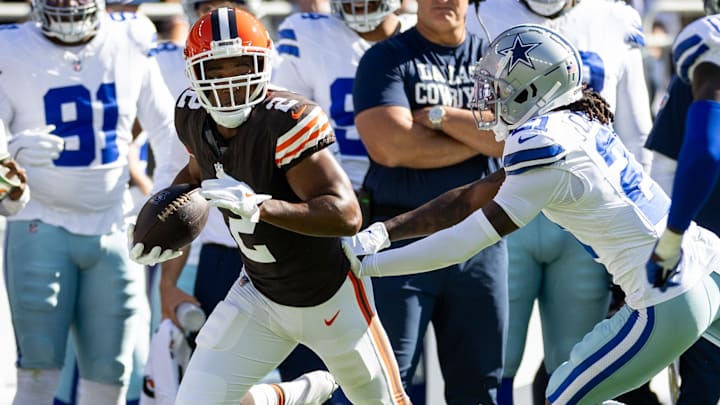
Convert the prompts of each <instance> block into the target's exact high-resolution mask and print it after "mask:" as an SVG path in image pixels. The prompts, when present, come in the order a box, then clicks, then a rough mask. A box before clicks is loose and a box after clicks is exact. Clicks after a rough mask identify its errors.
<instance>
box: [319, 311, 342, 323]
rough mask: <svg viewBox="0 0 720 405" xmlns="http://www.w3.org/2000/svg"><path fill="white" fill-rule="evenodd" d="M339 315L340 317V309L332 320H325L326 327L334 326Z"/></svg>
mask: <svg viewBox="0 0 720 405" xmlns="http://www.w3.org/2000/svg"><path fill="white" fill-rule="evenodd" d="M338 315H340V310H339V309H338V310H337V312H335V315H333V317H332V318H330V319H323V322H325V326H330V325H332V324H333V322H335V320H336V319H337V317H338Z"/></svg>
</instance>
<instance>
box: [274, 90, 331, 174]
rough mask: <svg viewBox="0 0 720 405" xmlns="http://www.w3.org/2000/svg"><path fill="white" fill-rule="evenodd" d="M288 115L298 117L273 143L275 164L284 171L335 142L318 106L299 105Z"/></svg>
mask: <svg viewBox="0 0 720 405" xmlns="http://www.w3.org/2000/svg"><path fill="white" fill-rule="evenodd" d="M288 114H289V115H290V116H291V117H292V118H293V119H295V118H294V117H295V116H298V115H299V117H298V118H297V119H295V122H294V123H293V125H292V127H291V128H290V129H289V130H287V131H286V132H285V133H284V134H282V135H281V136H280V137H278V138H277V142H276V143H275V164H276V165H277V167H279V168H281V169H285V170H287V169H289V168H291V167H292V166H294V165H296V164H297V163H299V162H301V161H302V160H303V159H304V158H305V157H307V156H309V155H312V154H313V153H315V152H317V151H319V150H320V149H323V148H325V147H327V146H329V145H330V144H332V143H334V142H335V134H334V132H333V130H332V127H331V126H330V123H329V122H328V117H327V115H326V114H325V112H323V110H322V108H320V107H319V106H317V105H314V104H299V105H297V106H296V107H295V108H294V109H293V110H290V111H289V112H288Z"/></svg>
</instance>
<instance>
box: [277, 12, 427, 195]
mask: <svg viewBox="0 0 720 405" xmlns="http://www.w3.org/2000/svg"><path fill="white" fill-rule="evenodd" d="M331 6H332V14H331V15H322V14H305V13H299V14H293V15H291V16H289V17H288V18H286V19H285V20H284V21H283V22H282V23H281V24H280V26H279V29H278V36H279V40H278V42H277V50H278V53H279V55H280V60H279V62H278V64H277V66H276V67H275V70H274V72H273V84H276V85H278V86H282V87H285V88H287V89H289V90H292V91H294V92H296V93H300V94H302V95H304V96H306V97H309V98H310V99H311V100H313V101H315V102H316V103H318V105H319V106H320V107H322V108H323V110H325V111H327V112H328V115H329V117H330V119H331V121H330V123H331V124H332V127H333V130H334V131H335V137H336V142H337V144H336V145H337V149H339V150H338V151H336V152H338V153H339V161H340V163H341V165H342V167H343V169H344V170H345V172H346V173H347V174H348V176H349V177H350V181H351V182H352V185H353V188H354V189H355V190H357V191H359V190H360V188H361V187H362V182H363V180H364V179H365V174H366V173H367V169H368V166H369V164H370V163H369V159H368V155H367V150H366V149H365V146H363V143H362V140H360V136H359V135H358V132H357V129H355V123H354V121H353V117H354V111H353V105H352V89H353V84H354V82H355V71H356V70H357V66H358V62H359V61H360V58H361V57H362V55H363V54H364V53H365V51H366V50H368V49H369V48H370V47H371V46H372V45H373V44H375V43H376V42H380V41H382V40H384V39H387V38H389V37H391V36H393V35H395V34H396V33H399V32H402V31H405V30H407V29H408V28H410V27H412V26H413V25H415V16H413V15H409V14H402V15H397V14H396V13H395V12H396V11H397V10H398V9H399V8H400V1H399V0H358V1H352V0H345V1H343V0H333V1H331Z"/></svg>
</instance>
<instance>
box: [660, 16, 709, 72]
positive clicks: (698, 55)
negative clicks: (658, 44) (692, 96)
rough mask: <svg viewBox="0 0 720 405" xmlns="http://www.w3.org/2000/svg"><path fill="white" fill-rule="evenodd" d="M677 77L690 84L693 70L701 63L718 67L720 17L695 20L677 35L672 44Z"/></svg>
mask: <svg viewBox="0 0 720 405" xmlns="http://www.w3.org/2000/svg"><path fill="white" fill-rule="evenodd" d="M672 53H673V63H674V64H675V71H676V72H677V75H678V76H679V77H680V78H681V79H682V80H683V81H685V82H687V83H691V82H692V77H693V73H694V72H695V68H696V67H697V66H698V65H699V64H701V63H703V62H708V63H713V64H716V65H720V15H711V16H707V17H704V18H700V19H697V20H695V21H693V22H692V23H690V24H689V25H687V26H686V27H685V28H684V29H683V30H682V31H681V32H680V34H678V36H677V38H676V39H675V43H674V44H673V50H672Z"/></svg>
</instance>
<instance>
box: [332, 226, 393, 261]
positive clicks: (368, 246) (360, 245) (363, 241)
mask: <svg viewBox="0 0 720 405" xmlns="http://www.w3.org/2000/svg"><path fill="white" fill-rule="evenodd" d="M343 244H345V245H347V246H348V248H349V249H350V250H351V252H352V253H353V254H354V255H355V256H365V255H371V254H374V253H377V252H379V251H381V250H383V249H385V248H386V247H388V246H390V235H388V231H387V229H386V228H385V224H384V223H382V222H375V223H374V224H372V225H370V226H368V227H367V228H365V229H363V230H362V231H360V232H358V233H356V234H355V235H354V236H351V237H345V238H343Z"/></svg>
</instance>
